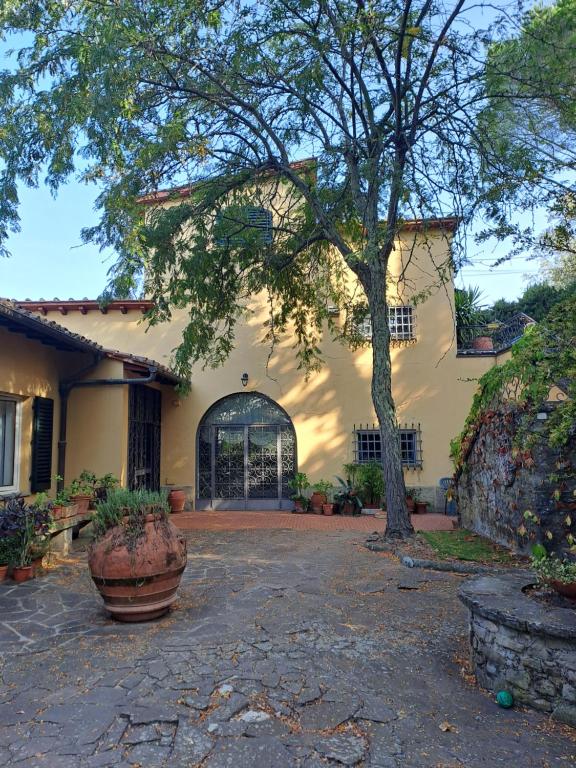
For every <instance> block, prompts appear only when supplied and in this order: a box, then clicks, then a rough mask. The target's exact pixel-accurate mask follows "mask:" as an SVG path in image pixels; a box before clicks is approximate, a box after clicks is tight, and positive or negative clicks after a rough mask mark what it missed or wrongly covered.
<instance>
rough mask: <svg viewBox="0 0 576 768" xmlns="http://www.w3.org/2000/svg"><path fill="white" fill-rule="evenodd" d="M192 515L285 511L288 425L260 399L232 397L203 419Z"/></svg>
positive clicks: (291, 448)
mask: <svg viewBox="0 0 576 768" xmlns="http://www.w3.org/2000/svg"><path fill="white" fill-rule="evenodd" d="M196 465H197V471H196V506H197V508H198V509H290V508H291V506H292V504H291V502H290V496H291V495H292V493H293V491H292V490H291V489H290V487H289V485H288V483H289V481H290V480H292V478H293V477H294V473H295V472H296V467H297V461H296V433H295V431H294V426H293V424H292V420H291V419H290V417H289V416H288V414H287V413H286V411H285V410H284V409H283V408H281V407H280V406H279V405H278V403H275V402H274V401H273V400H271V399H270V398H269V397H266V395H262V394H261V393H259V392H236V393H234V394H232V395H228V396H227V397H223V398H222V399H221V400H218V401H217V402H216V403H214V405H212V406H211V407H210V408H209V409H208V410H207V411H206V413H205V414H204V416H203V418H202V420H201V422H200V425H199V426H198V432H197V436H196Z"/></svg>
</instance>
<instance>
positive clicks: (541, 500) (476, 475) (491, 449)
mask: <svg viewBox="0 0 576 768" xmlns="http://www.w3.org/2000/svg"><path fill="white" fill-rule="evenodd" d="M553 410H554V405H553V404H546V405H544V406H542V412H541V414H540V415H541V416H542V419H536V420H534V421H533V422H531V423H529V424H528V425H527V424H526V423H525V422H524V421H523V414H522V411H521V410H519V409H518V408H516V407H514V406H513V405H510V404H508V405H507V406H502V408H501V410H500V411H498V412H494V411H493V412H490V413H489V414H487V415H486V416H485V419H484V421H483V422H482V423H481V425H480V426H479V427H478V432H477V434H476V437H475V439H474V442H473V445H472V447H471V449H470V452H469V454H468V455H467V458H466V462H465V466H464V468H463V470H462V471H461V473H460V474H459V476H458V479H457V484H456V488H457V494H458V510H459V512H460V517H461V521H462V525H463V526H464V527H465V528H468V529H470V530H472V531H475V532H476V533H479V534H480V535H481V536H486V537H487V538H489V539H491V540H492V541H495V542H497V543H499V544H502V545H504V546H505V547H509V548H510V549H513V550H515V551H518V552H525V553H530V551H531V549H532V545H533V544H534V537H533V536H531V535H530V533H531V532H530V530H529V529H530V524H529V523H527V522H526V520H525V517H524V513H525V512H526V510H531V511H532V512H534V513H536V515H537V516H538V518H539V519H540V521H541V524H540V528H541V530H542V531H544V530H546V531H549V532H550V533H551V534H552V536H553V539H552V541H551V542H549V541H547V542H546V543H547V546H548V548H550V549H553V550H555V551H557V552H559V553H562V552H564V551H566V550H567V548H568V544H567V543H566V535H567V534H568V533H569V532H571V533H572V534H573V535H575V536H576V500H575V498H574V494H573V491H574V490H576V487H575V485H574V479H573V478H574V467H576V435H574V436H573V437H572V438H571V440H570V441H569V444H568V445H567V446H565V447H564V449H563V450H562V451H560V450H559V449H557V448H553V447H551V446H550V445H549V444H548V441H547V439H546V438H545V437H544V439H539V440H537V441H536V442H535V444H534V445H533V446H532V447H531V448H530V449H526V450H519V449H518V448H517V447H515V444H514V439H515V436H516V433H517V431H518V429H519V426H520V424H523V427H524V428H525V429H526V428H527V429H528V432H529V433H530V434H531V435H532V436H534V437H543V432H544V429H545V426H544V425H545V424H546V421H547V419H548V418H549V416H550V414H551V412H552V411H553ZM544 417H545V418H544ZM567 515H571V516H572V518H573V526H574V527H573V529H571V527H570V526H568V527H567V526H566V524H565V519H566V516H567ZM524 529H526V530H524ZM538 538H539V537H538Z"/></svg>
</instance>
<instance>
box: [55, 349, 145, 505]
mask: <svg viewBox="0 0 576 768" xmlns="http://www.w3.org/2000/svg"><path fill="white" fill-rule="evenodd" d="M102 359H103V356H102V355H98V356H97V357H96V359H95V361H94V362H93V363H92V364H91V365H89V366H88V367H87V368H84V369H83V370H82V371H80V373H79V374H78V376H82V375H85V374H86V373H89V372H90V371H92V370H94V368H96V366H97V365H98V364H99V363H100V361H101V360H102ZM157 372H158V370H157V368H156V366H155V365H149V366H148V376H145V377H144V378H142V379H86V380H84V379H77V378H76V379H68V380H67V381H64V382H61V383H60V426H59V436H58V469H57V474H58V475H59V476H60V477H61V478H62V480H58V484H57V486H56V487H57V489H58V490H59V491H61V490H62V488H63V487H64V476H65V472H66V443H67V441H66V429H67V424H68V398H69V396H70V392H71V391H72V390H73V389H77V388H79V387H118V386H124V385H128V386H131V385H134V384H150V383H151V382H153V381H155V379H156V374H157Z"/></svg>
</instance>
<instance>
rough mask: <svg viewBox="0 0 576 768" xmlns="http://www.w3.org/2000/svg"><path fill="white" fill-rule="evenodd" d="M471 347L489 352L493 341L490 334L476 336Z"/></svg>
mask: <svg viewBox="0 0 576 768" xmlns="http://www.w3.org/2000/svg"><path fill="white" fill-rule="evenodd" d="M472 349H477V350H480V351H482V352H491V351H492V350H493V349H494V343H493V341H492V339H491V337H490V336H477V337H476V338H475V339H474V340H473V341H472Z"/></svg>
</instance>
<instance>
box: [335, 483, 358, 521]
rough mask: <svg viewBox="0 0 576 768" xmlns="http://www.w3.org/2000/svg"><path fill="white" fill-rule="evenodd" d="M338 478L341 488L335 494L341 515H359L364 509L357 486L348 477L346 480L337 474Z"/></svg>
mask: <svg viewBox="0 0 576 768" xmlns="http://www.w3.org/2000/svg"><path fill="white" fill-rule="evenodd" d="M336 480H337V481H338V485H339V490H338V491H337V492H336V493H335V494H334V501H335V502H336V505H337V508H338V512H339V513H340V514H341V515H359V514H360V513H361V511H362V502H361V501H360V497H359V496H358V491H357V490H356V488H355V486H353V485H352V483H351V482H350V480H349V479H348V478H347V479H346V480H344V479H343V478H342V477H338V475H336Z"/></svg>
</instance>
